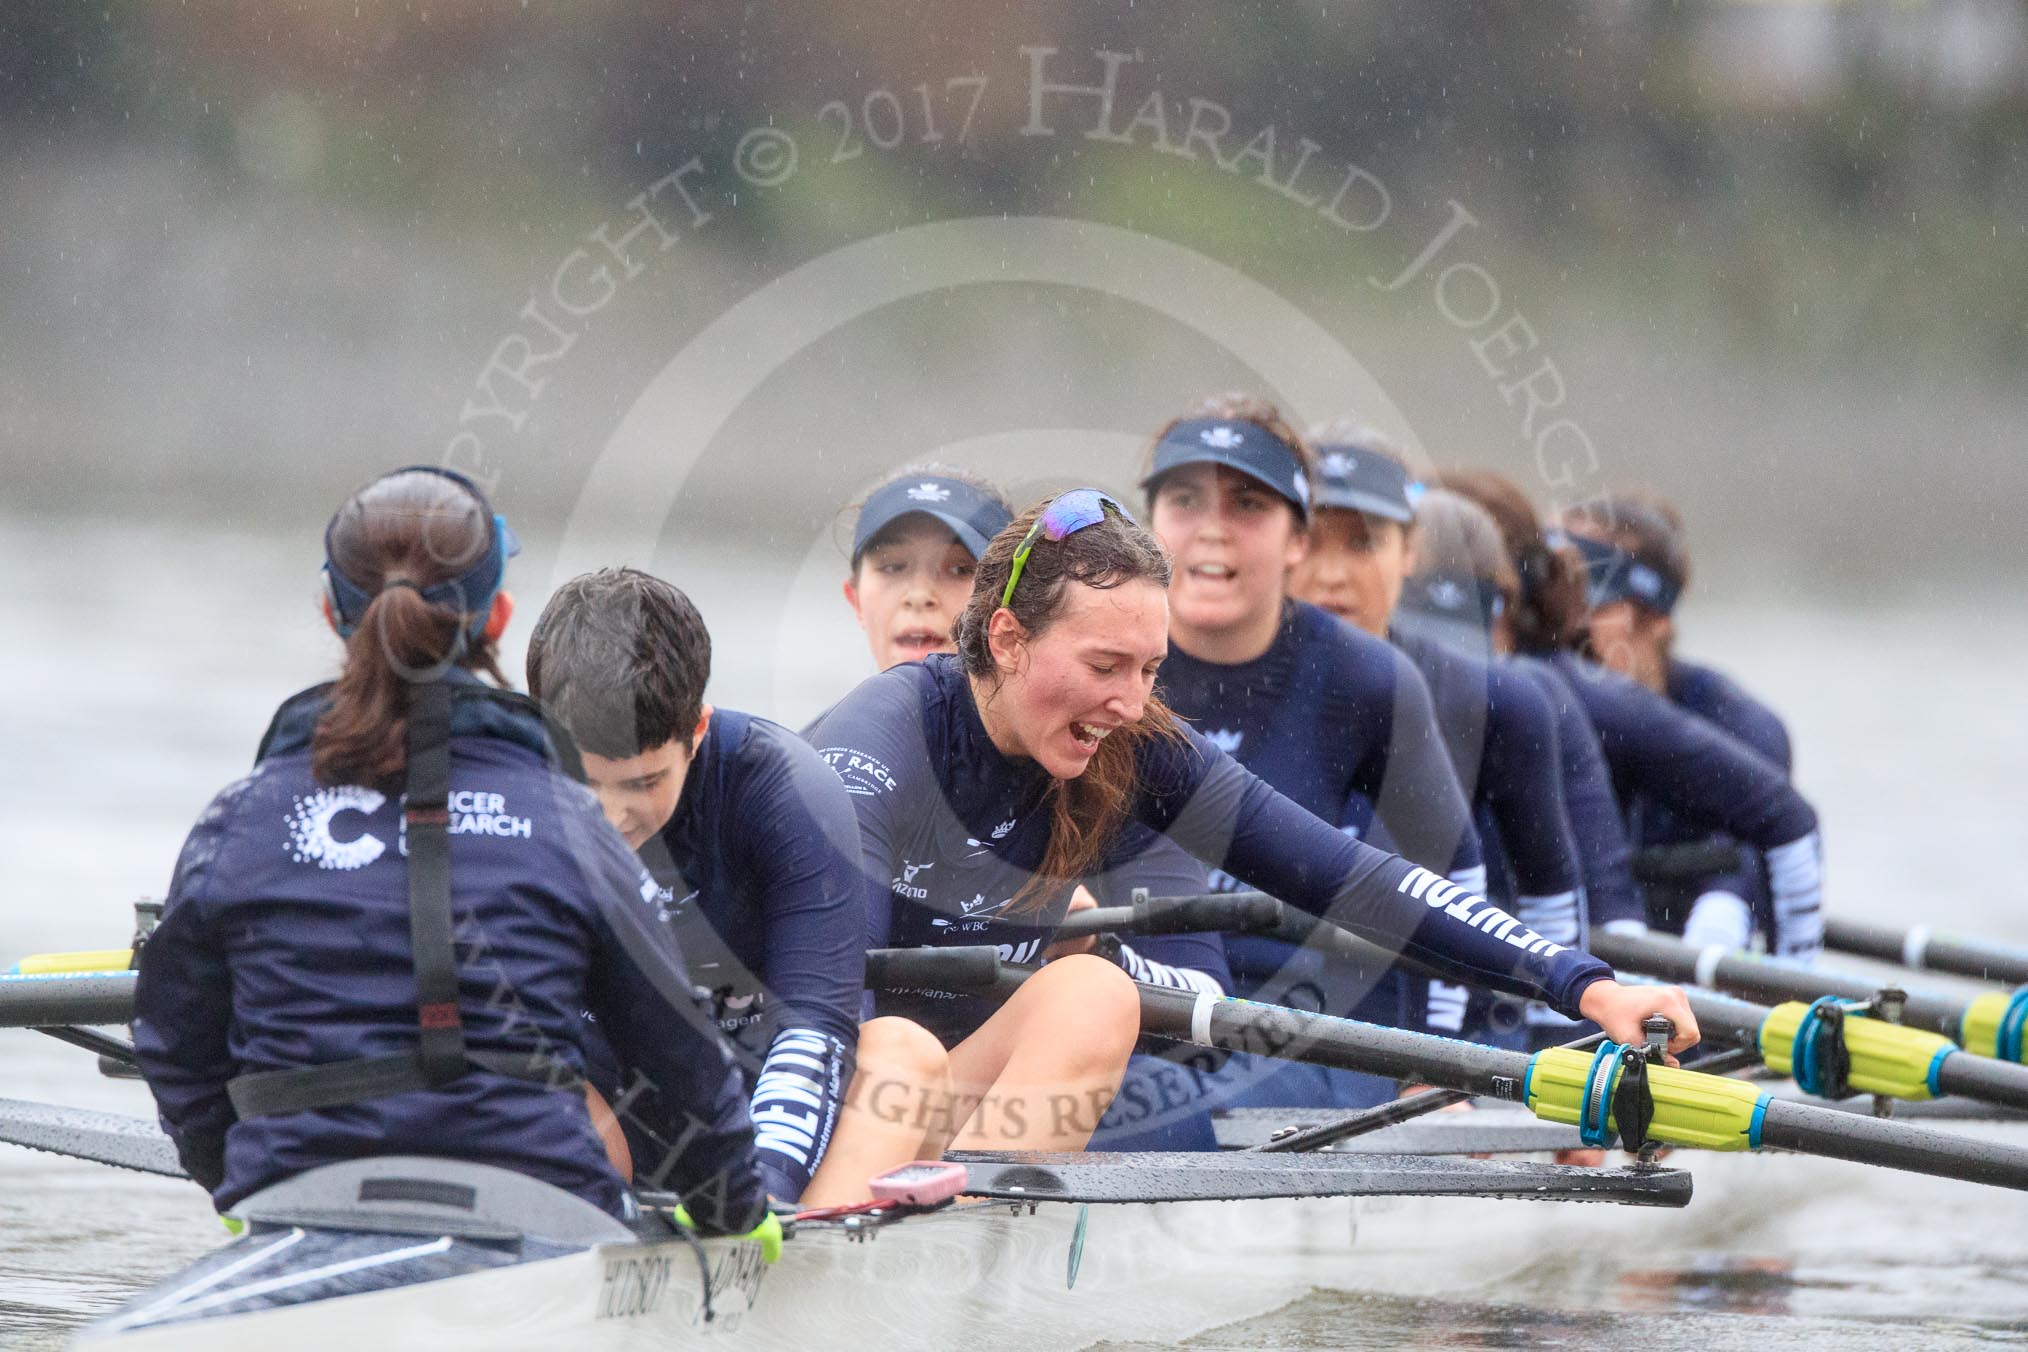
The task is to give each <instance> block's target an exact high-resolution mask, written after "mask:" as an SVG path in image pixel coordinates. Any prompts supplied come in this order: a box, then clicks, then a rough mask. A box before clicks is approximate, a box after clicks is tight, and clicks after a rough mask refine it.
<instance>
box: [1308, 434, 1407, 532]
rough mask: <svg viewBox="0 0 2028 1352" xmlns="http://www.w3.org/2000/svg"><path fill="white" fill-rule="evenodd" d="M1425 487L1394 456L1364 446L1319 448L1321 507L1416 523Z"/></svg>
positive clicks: (1318, 481)
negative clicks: (1419, 501)
mask: <svg viewBox="0 0 2028 1352" xmlns="http://www.w3.org/2000/svg"><path fill="white" fill-rule="evenodd" d="M1421 497H1422V485H1421V484H1419V483H1416V482H1415V481H1414V480H1412V479H1410V478H1409V475H1408V471H1407V470H1406V469H1404V468H1403V467H1402V466H1401V464H1400V463H1399V462H1397V461H1396V460H1395V459H1394V458H1393V457H1391V456H1386V455H1381V454H1379V453H1377V452H1374V451H1369V450H1366V449H1365V448H1363V447H1360V446H1319V447H1318V448H1317V505H1318V506H1319V507H1337V508H1341V509H1343V510H1345V511H1348V512H1364V513H1365V514H1366V515H1368V516H1377V517H1382V518H1385V519H1386V520H1388V521H1399V522H1400V523H1401V524H1402V525H1404V526H1405V525H1407V524H1409V523H1410V522H1412V521H1414V520H1415V504H1416V502H1417V500H1418V499H1420V498H1421Z"/></svg>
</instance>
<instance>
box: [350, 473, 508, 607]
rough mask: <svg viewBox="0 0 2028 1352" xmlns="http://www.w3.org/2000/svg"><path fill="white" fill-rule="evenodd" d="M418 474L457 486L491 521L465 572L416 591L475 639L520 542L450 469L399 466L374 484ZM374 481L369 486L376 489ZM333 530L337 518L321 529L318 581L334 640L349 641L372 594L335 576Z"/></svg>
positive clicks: (478, 492) (479, 495)
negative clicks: (325, 592)
mask: <svg viewBox="0 0 2028 1352" xmlns="http://www.w3.org/2000/svg"><path fill="white" fill-rule="evenodd" d="M418 472H420V473H424V474H439V475H442V476H443V477H444V478H446V479H449V480H451V481H452V482H454V483H456V484H458V485H460V486H462V487H463V488H464V489H465V491H466V492H468V493H470V494H471V495H472V496H473V497H474V498H476V499H478V502H479V506H480V507H481V508H482V509H483V510H484V511H485V512H486V514H487V515H488V516H491V517H492V518H493V530H492V532H491V538H490V539H489V540H488V541H487V545H486V552H485V553H484V554H482V555H480V556H479V559H478V561H477V562H476V563H474V564H473V565H472V566H471V567H470V568H468V569H466V570H465V572H464V573H463V574H462V575H461V576H458V577H454V578H449V579H446V580H445V581H443V582H438V583H435V584H433V585H431V586H428V587H418V588H417V589H416V590H417V592H419V593H420V594H421V596H422V598H423V599H424V600H425V601H428V602H429V603H430V604H431V605H434V606H442V607H444V608H445V609H447V610H455V611H457V612H458V613H459V614H461V615H467V616H470V617H471V622H470V626H469V633H468V637H470V638H475V639H476V638H477V637H478V636H479V635H480V634H481V633H483V632H484V631H485V628H486V618H487V615H488V613H489V612H490V610H491V609H492V605H493V597H494V594H495V593H497V592H498V591H499V590H500V584H501V583H502V582H503V581H505V580H506V577H507V560H508V559H511V558H513V557H514V556H515V555H516V554H519V553H520V552H521V538H520V537H519V536H517V535H516V534H515V533H514V528H513V527H511V526H509V525H508V524H507V518H506V517H504V516H502V515H500V514H499V513H498V512H495V511H494V510H493V505H492V504H491V503H490V502H488V501H486V494H485V493H484V492H483V491H482V490H481V489H480V487H479V486H478V485H477V484H475V483H473V482H472V481H471V479H469V478H467V477H466V476H465V475H463V474H460V473H458V472H457V471H456V470H454V469H446V468H444V467H443V466H442V465H404V466H402V467H401V468H400V469H395V470H389V471H388V472H387V473H386V474H383V475H381V476H380V479H391V478H393V477H394V476H395V475H397V474H413V473H418ZM380 479H376V480H374V482H375V483H378V482H380ZM340 510H341V511H342V510H343V509H342V508H341V509H340ZM337 525H338V517H337V516H335V515H334V516H333V517H332V518H331V520H330V523H329V524H327V525H326V526H325V527H324V579H325V584H326V586H327V587H328V588H329V589H330V593H331V603H332V607H333V609H334V610H335V611H336V612H337V613H336V616H335V619H336V620H337V624H338V636H339V637H340V638H350V637H352V632H353V631H354V630H355V629H357V628H358V627H359V621H360V620H361V619H362V618H364V616H365V614H366V608H367V607H368V606H369V605H371V604H372V603H373V597H374V595H375V593H372V592H369V591H367V590H365V589H364V588H362V587H360V586H359V585H358V584H357V583H355V582H353V581H352V579H351V578H349V577H347V576H345V574H344V573H343V572H341V571H340V570H339V568H338V565H337V564H336V563H334V562H332V559H331V532H332V530H334V529H335V528H336V527H337Z"/></svg>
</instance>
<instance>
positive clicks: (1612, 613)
mask: <svg viewBox="0 0 2028 1352" xmlns="http://www.w3.org/2000/svg"><path fill="white" fill-rule="evenodd" d="M1563 527H1564V532H1565V534H1566V535H1567V536H1568V537H1569V539H1570V542H1571V543H1572V544H1573V545H1574V546H1576V548H1577V550H1578V553H1579V554H1580V555H1582V556H1583V558H1584V562H1585V572H1586V581H1587V591H1588V596H1587V600H1588V601H1589V603H1590V607H1591V611H1590V614H1589V616H1587V619H1586V624H1587V628H1588V634H1587V643H1588V646H1589V648H1590V651H1591V654H1592V656H1593V657H1595V658H1596V659H1597V660H1598V661H1600V662H1602V663H1604V664H1605V665H1606V666H1608V667H1611V668H1612V669H1613V670H1614V671H1617V672H1619V673H1621V674H1622V675H1624V676H1631V677H1632V678H1633V679H1635V680H1637V681H1639V682H1640V683H1641V684H1642V685H1645V686H1646V687H1648V689H1650V690H1652V691H1654V692H1655V693H1656V694H1658V695H1660V696H1662V697H1663V698H1664V699H1666V700H1668V701H1669V702H1670V703H1671V704H1674V705H1675V706H1676V707H1678V708H1680V709H1684V710H1687V711H1688V712H1690V713H1693V714H1695V715H1697V716H1698V717H1699V718H1702V719H1704V720H1705V721H1706V722H1708V723H1712V724H1714V725H1716V726H1718V727H1720V728H1723V729H1724V730H1725V731H1726V732H1729V733H1731V734H1732V735H1733V736H1734V737H1737V738H1738V739H1739V740H1740V741H1742V742H1744V743H1746V744H1747V745H1748V746H1750V747H1752V748H1753V749H1754V750H1755V751H1758V752H1759V753H1760V754H1761V755H1763V756H1765V757H1766V758H1767V759H1768V760H1769V761H1771V762H1772V763H1774V764H1776V765H1778V766H1780V767H1781V769H1782V772H1783V773H1784V774H1792V773H1793V770H1794V766H1793V764H1792V762H1791V751H1790V745H1789V732H1788V728H1787V727H1785V726H1784V725H1783V723H1782V720H1781V718H1780V717H1779V716H1778V715H1777V714H1776V713H1775V712H1774V710H1772V709H1770V708H1768V707H1767V706H1766V705H1764V704H1762V703H1761V702H1760V701H1759V700H1756V699H1755V698H1754V697H1753V696H1751V695H1749V694H1747V693H1746V691H1744V690H1742V689H1740V687H1739V686H1738V685H1737V684H1736V683H1735V682H1733V681H1732V680H1730V679H1729V678H1728V677H1726V676H1725V675H1723V674H1722V673H1720V672H1718V671H1715V670H1713V669H1712V668H1710V667H1707V666H1700V665H1698V664H1697V663H1694V662H1687V661H1685V660H1683V659H1682V658H1681V657H1679V656H1677V655H1676V624H1675V618H1674V616H1675V610H1676V604H1677V602H1678V601H1679V600H1680V599H1681V598H1682V596H1683V593H1684V591H1685V589H1686V588H1687V587H1688V585H1689V582H1690V554H1689V549H1688V547H1687V545H1686V544H1685V541H1684V538H1683V518H1682V516H1681V515H1680V514H1679V513H1678V512H1677V511H1676V509H1675V508H1674V507H1673V506H1671V505H1670V504H1668V503H1666V502H1663V501H1661V500H1660V499H1657V498H1652V497H1648V496H1645V495H1641V494H1632V493H1616V494H1611V495H1608V496H1605V497H1601V498H1595V499H1593V500H1591V501H1589V502H1584V503H1580V504H1579V505H1578V506H1576V507H1573V508H1571V509H1570V510H1569V511H1567V512H1565V513H1564V516H1563ZM1627 820H1628V826H1629V829H1630V830H1631V831H1632V833H1633V835H1634V838H1635V840H1636V841H1637V842H1638V844H1639V846H1640V847H1641V850H1642V852H1643V859H1642V863H1643V865H1644V867H1643V870H1642V872H1643V875H1644V877H1643V883H1644V886H1643V892H1644V894H1645V898H1646V901H1647V913H1648V918H1649V920H1650V922H1651V923H1653V924H1654V925H1656V926H1657V927H1658V928H1661V929H1666V930H1670V931H1676V932H1680V933H1681V934H1682V935H1683V936H1684V938H1685V939H1687V940H1689V941H1690V942H1692V943H1696V944H1717V945H1721V946H1723V947H1726V948H1744V947H1746V945H1747V943H1748V941H1749V940H1750V939H1751V938H1752V936H1753V933H1754V930H1755V929H1756V928H1759V929H1760V930H1761V931H1762V932H1763V933H1765V932H1767V931H1768V927H1769V923H1770V921H1771V919H1772V904H1773V901H1772V898H1771V897H1770V896H1769V895H1768V889H1767V880H1766V877H1765V875H1764V873H1763V871H1762V870H1761V868H1760V867H1759V863H1758V861H1757V860H1755V859H1754V858H1752V856H1751V855H1750V854H1749V853H1746V852H1743V851H1741V850H1740V848H1739V844H1738V842H1737V841H1735V840H1733V839H1732V837H1730V836H1727V835H1725V834H1724V833H1722V832H1718V833H1713V832H1710V831H1706V830H1702V829H1699V827H1698V826H1697V825H1696V824H1695V823H1692V822H1686V821H1684V820H1682V819H1681V818H1679V817H1678V816H1677V815H1676V814H1675V813H1673V812H1671V811H1670V810H1669V808H1668V806H1667V805H1666V804H1663V803H1658V802H1654V801H1651V800H1649V799H1645V798H1637V799H1636V800H1635V801H1634V802H1633V803H1632V804H1631V806H1630V808H1629V810H1628V813H1627ZM1714 860H1715V861H1716V862H1714Z"/></svg>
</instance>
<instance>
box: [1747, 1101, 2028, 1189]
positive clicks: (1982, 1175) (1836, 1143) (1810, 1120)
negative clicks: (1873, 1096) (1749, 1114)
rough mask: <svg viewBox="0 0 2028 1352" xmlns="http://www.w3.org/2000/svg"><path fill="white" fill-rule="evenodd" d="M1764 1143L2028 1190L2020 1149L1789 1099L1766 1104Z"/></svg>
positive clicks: (2027, 1163)
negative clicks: (1830, 1109) (1829, 1109)
mask: <svg viewBox="0 0 2028 1352" xmlns="http://www.w3.org/2000/svg"><path fill="white" fill-rule="evenodd" d="M1760 1143H1761V1144H1762V1145H1763V1146H1768V1147H1772V1148H1773V1149H1776V1150H1796V1151H1801V1152H1802V1153H1804V1154H1809V1155H1827V1156H1829V1157H1830V1158H1832V1159H1840V1160H1851V1161H1852V1162H1853V1163H1855V1164H1876V1165H1881V1166H1884V1167H1886V1168H1889V1169H1907V1170H1910V1171H1912V1172H1915V1173H1920V1174H1932V1175H1934V1176H1936V1177H1938V1178H1958V1179H1963V1180H1964V1181H1965V1182H1967V1183H1988V1184H1992V1185H1993V1186H1996V1187H2002V1188H2016V1189H2028V1152H2024V1151H2023V1150H2022V1149H2021V1148H2020V1147H2019V1146H2013V1145H2004V1144H2001V1143H2000V1142H1997V1141H1981V1140H1976V1139H1973V1138H1971V1137H1965V1136H1956V1135H1950V1134H1946V1133H1944V1132H1940V1131H1925V1130H1923V1129H1922V1128H1921V1127H1912V1126H1908V1125H1907V1124H1905V1123H1901V1122H1895V1121H1891V1120H1885V1119H1882V1118H1877V1117H1862V1116H1860V1115H1859V1114H1857V1113H1839V1112H1829V1111H1826V1110H1824V1109H1822V1108H1818V1107H1814V1106H1812V1105H1810V1104H1807V1103H1791V1102H1789V1101H1787V1100H1785V1099H1771V1100H1770V1101H1769V1102H1768V1105H1767V1112H1766V1114H1765V1116H1763V1117H1762V1119H1761V1125H1760Z"/></svg>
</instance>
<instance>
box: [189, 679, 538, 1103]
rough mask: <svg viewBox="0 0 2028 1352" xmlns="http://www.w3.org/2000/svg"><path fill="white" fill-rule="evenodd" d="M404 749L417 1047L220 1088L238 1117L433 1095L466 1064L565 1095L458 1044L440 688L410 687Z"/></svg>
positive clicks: (446, 706)
mask: <svg viewBox="0 0 2028 1352" xmlns="http://www.w3.org/2000/svg"><path fill="white" fill-rule="evenodd" d="M406 751H407V757H408V783H407V792H406V798H405V803H404V827H405V834H406V835H407V838H408V929H409V939H410V942H411V945H412V947H413V950H414V954H413V958H412V961H413V962H414V964H415V991H416V1032H417V1042H416V1048H415V1050H414V1051H407V1052H395V1053H393V1054H391V1055H387V1056H363V1057H357V1058H354V1059H353V1060H349V1061H335V1062H330V1063H328V1064H325V1065H321V1066H304V1067H301V1068H300V1069H296V1070H266V1071H255V1072H252V1073H250V1074H246V1075H240V1076H237V1077H235V1078H234V1079H232V1080H231V1081H230V1082H228V1083H227V1085H226V1087H225V1088H226V1094H227V1095H228V1096H229V1097H230V1098H231V1099H232V1106H233V1109H234V1111H236V1112H237V1113H238V1114H239V1115H240V1116H241V1117H242V1118H246V1117H256V1116H259V1115H261V1114H264V1113H301V1112H309V1111H310V1110H312V1109H315V1108H335V1107H338V1106H340V1105H342V1104H347V1103H357V1102H359V1101H361V1100H363V1099H374V1098H384V1097H386V1096H388V1095H390V1094H406V1093H411V1092H414V1091H415V1090H418V1089H436V1088H439V1087H441V1086H443V1085H446V1084H449V1083H450V1082H451V1081H452V1080H455V1079H457V1078H458V1077H459V1076H461V1075H463V1074H465V1073H466V1071H468V1070H470V1069H471V1068H472V1067H474V1066H478V1067H481V1068H483V1069H485V1070H490V1071H492V1072H494V1073H495V1074H498V1075H506V1076H509V1077H511V1078H513V1079H518V1080H532V1081H535V1082H537V1083H541V1084H546V1085H548V1086H550V1087H551V1088H558V1089H562V1088H569V1087H572V1086H573V1085H574V1083H575V1076H574V1075H572V1074H570V1073H569V1072H568V1071H566V1070H565V1069H564V1068H563V1067H562V1066H560V1065H559V1066H557V1067H555V1069H554V1073H548V1074H545V1073H544V1072H543V1070H542V1069H541V1067H540V1066H539V1065H538V1064H537V1062H536V1061H535V1059H533V1058H531V1057H528V1056H525V1055H517V1054H512V1053H496V1052H474V1051H471V1050H470V1049H468V1048H467V1047H466V1046H465V1025H464V1020H463V1019H462V1018H461V1017H460V1016H459V1013H458V954H457V948H456V945H455V943H454V942H453V939H452V925H451V833H450V826H451V818H450V795H451V690H450V687H449V686H448V685H446V684H445V683H444V682H443V681H442V680H435V681H427V682H424V683H421V684H418V685H415V686H412V687H410V691H409V709H408V738H407V745H406Z"/></svg>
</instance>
